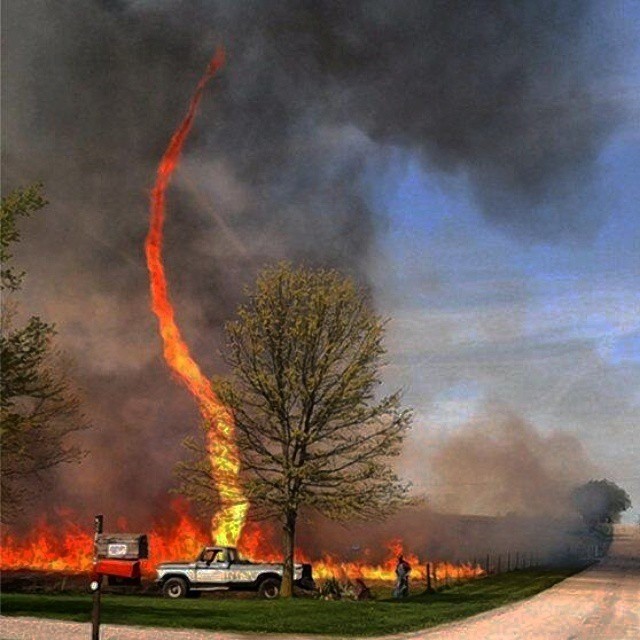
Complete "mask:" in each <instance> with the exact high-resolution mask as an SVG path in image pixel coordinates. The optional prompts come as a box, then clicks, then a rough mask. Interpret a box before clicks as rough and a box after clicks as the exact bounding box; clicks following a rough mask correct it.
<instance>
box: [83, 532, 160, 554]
mask: <svg viewBox="0 0 640 640" xmlns="http://www.w3.org/2000/svg"><path fill="white" fill-rule="evenodd" d="M148 557H149V542H148V540H147V536H146V534H144V533H99V534H98V535H97V536H96V558H97V559H98V560H146V559H147V558H148Z"/></svg>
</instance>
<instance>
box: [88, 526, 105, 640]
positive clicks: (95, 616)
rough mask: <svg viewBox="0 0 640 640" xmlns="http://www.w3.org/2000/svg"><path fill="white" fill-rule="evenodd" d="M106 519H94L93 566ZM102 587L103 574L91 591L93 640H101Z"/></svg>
mask: <svg viewBox="0 0 640 640" xmlns="http://www.w3.org/2000/svg"><path fill="white" fill-rule="evenodd" d="M103 524H104V517H103V516H101V515H98V516H96V517H95V518H94V519H93V526H94V535H93V564H94V567H95V565H96V562H97V561H98V538H99V536H100V534H101V533H102V527H103ZM101 586H102V574H100V573H98V574H97V575H96V576H95V577H92V580H91V590H92V591H93V608H92V609H91V640H100V587H101Z"/></svg>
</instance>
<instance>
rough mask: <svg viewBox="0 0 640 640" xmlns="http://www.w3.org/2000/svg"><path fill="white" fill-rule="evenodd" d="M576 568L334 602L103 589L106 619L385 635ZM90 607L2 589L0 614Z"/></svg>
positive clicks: (61, 612) (477, 607) (69, 613)
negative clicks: (176, 596)
mask: <svg viewBox="0 0 640 640" xmlns="http://www.w3.org/2000/svg"><path fill="white" fill-rule="evenodd" d="M575 572H576V569H546V570H542V569H530V570H526V571H514V572H512V573H505V574H502V575H499V576H491V577H488V578H485V579H483V580H475V581H472V582H467V583H465V584H461V585H458V586H455V587H451V588H450V589H447V590H443V591H440V592H438V593H435V594H430V595H415V596H411V597H409V598H407V599H406V600H403V601H394V600H377V601H373V602H347V601H338V602H335V601H323V600H314V599H308V598H299V599H294V600H290V601H289V600H277V601H273V602H267V601H262V600H257V599H234V598H229V599H225V598H223V597H220V596H217V597H205V598H201V599H198V600H179V601H175V600H167V599H162V598H151V597H141V596H116V595H110V594H105V595H103V597H102V621H103V622H106V623H112V624H127V625H142V626H158V627H174V628H178V627H179V628H188V627H191V628H198V629H209V630H216V631H221V630H227V631H240V632H255V633H284V634H288V633H317V634H328V635H341V636H355V635H362V636H367V635H369V636H371V635H382V634H389V633H397V632H402V631H414V630H417V629H422V628H425V627H431V626H434V625H438V624H442V623H444V622H450V621H452V620H458V619H460V618H465V617H467V616H470V615H473V614H476V613H480V612H482V611H487V610H489V609H493V608H495V607H499V606H501V605H504V604H507V603H510V602H515V601H516V600H522V599H523V598H528V597H530V596H533V595H534V594H536V593H539V592H540V591H543V590H544V589H547V588H548V587H550V586H552V585H554V584H556V583H557V582H560V581H561V580H563V579H564V578H566V577H568V576H569V575H571V574H573V573H575ZM90 612H91V596H90V595H82V596H79V595H76V596H72V595H31V594H18V593H13V594H12V593H5V594H3V595H2V614H3V615H11V616H39V617H46V618H57V619H60V620H74V621H78V622H87V621H89V619H90Z"/></svg>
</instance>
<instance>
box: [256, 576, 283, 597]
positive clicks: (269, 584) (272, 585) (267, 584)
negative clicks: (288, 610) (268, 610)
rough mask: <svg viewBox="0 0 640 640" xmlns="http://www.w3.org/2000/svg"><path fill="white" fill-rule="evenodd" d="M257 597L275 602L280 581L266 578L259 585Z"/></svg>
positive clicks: (278, 592)
mask: <svg viewBox="0 0 640 640" xmlns="http://www.w3.org/2000/svg"><path fill="white" fill-rule="evenodd" d="M258 595H259V596H260V597H261V598H264V599H265V600H275V599H276V598H277V597H278V596H279V595H280V580H276V579H275V578H267V579H266V580H263V581H262V582H261V583H260V586H259V587H258Z"/></svg>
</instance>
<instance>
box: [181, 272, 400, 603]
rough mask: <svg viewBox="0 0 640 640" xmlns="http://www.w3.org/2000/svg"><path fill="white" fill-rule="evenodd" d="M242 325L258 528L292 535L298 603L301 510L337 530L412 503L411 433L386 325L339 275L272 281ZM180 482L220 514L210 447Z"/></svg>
mask: <svg viewBox="0 0 640 640" xmlns="http://www.w3.org/2000/svg"><path fill="white" fill-rule="evenodd" d="M238 315H239V318H238V320H236V321H234V322H231V323H229V324H228V325H227V327H226V334H227V338H228V345H227V350H226V355H225V357H226V360H227V363H228V364H229V365H230V367H231V370H232V376H231V378H230V380H229V381H227V382H225V383H221V384H219V385H218V389H219V392H220V394H221V396H222V398H223V400H224V402H225V403H226V404H227V406H228V407H229V408H230V409H231V410H232V411H233V414H234V416H235V420H236V428H237V434H238V440H239V449H240V451H241V456H242V465H243V471H244V474H245V482H246V489H247V493H248V496H249V498H250V500H251V504H252V515H253V517H261V518H268V519H276V520H277V521H279V523H280V525H281V526H282V531H283V555H284V576H283V582H282V589H281V594H282V595H283V596H290V595H291V594H292V584H293V558H294V545H295V535H296V524H297V521H298V515H299V512H300V509H301V508H309V509H315V510H317V511H318V512H320V513H322V514H324V515H326V516H328V517H330V518H333V519H337V520H346V519H351V518H361V519H371V518H377V517H384V516H386V515H388V514H390V513H392V512H393V511H395V510H396V509H397V508H399V507H400V506H402V505H404V504H406V503H407V502H408V491H409V485H408V484H405V483H403V482H401V481H400V480H399V479H398V477H397V476H396V474H395V473H394V472H393V470H392V469H391V467H390V466H389V465H390V461H391V458H393V457H394V456H397V455H398V454H399V453H400V450H401V445H402V441H403V438H404V436H405V434H406V432H407V430H408V429H409V428H410V422H411V412H410V411H409V410H403V409H402V408H401V407H400V393H399V392H395V393H391V394H390V395H387V396H385V397H382V398H379V397H378V394H377V390H378V389H379V386H380V384H381V376H380V370H381V366H382V364H383V357H384V353H385V349H384V346H383V343H382V341H383V336H384V327H385V321H384V320H383V319H382V318H381V317H380V316H378V315H376V314H375V313H374V312H373V311H372V309H371V306H370V304H369V301H368V299H367V296H366V294H365V293H364V292H363V291H362V290H360V289H359V288H358V287H357V286H356V285H355V284H354V282H353V281H352V280H351V279H349V278H346V277H344V276H342V275H341V274H340V273H338V272H337V271H334V270H313V269H309V268H299V269H294V268H292V267H291V266H290V265H288V264H280V265H278V266H276V267H272V268H267V269H265V270H264V271H263V272H262V273H261V274H260V275H259V277H258V280H257V284H256V287H255V290H254V291H251V292H249V300H248V303H247V304H246V305H245V306H242V307H241V308H240V309H239V312H238ZM186 445H187V447H189V448H190V449H191V450H193V451H194V453H195V457H194V459H193V460H192V461H190V462H186V463H182V464H181V465H180V466H179V468H178V474H179V476H180V478H181V480H182V489H183V491H184V492H185V493H186V494H187V496H188V497H190V498H192V499H196V500H200V501H201V502H202V501H204V502H205V503H209V504H211V502H212V496H213V495H214V483H213V479H212V477H211V471H210V469H209V467H208V463H207V460H206V456H205V455H204V452H203V448H202V445H201V444H200V443H199V442H198V441H197V440H195V439H193V438H191V439H188V440H187V441H186Z"/></svg>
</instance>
